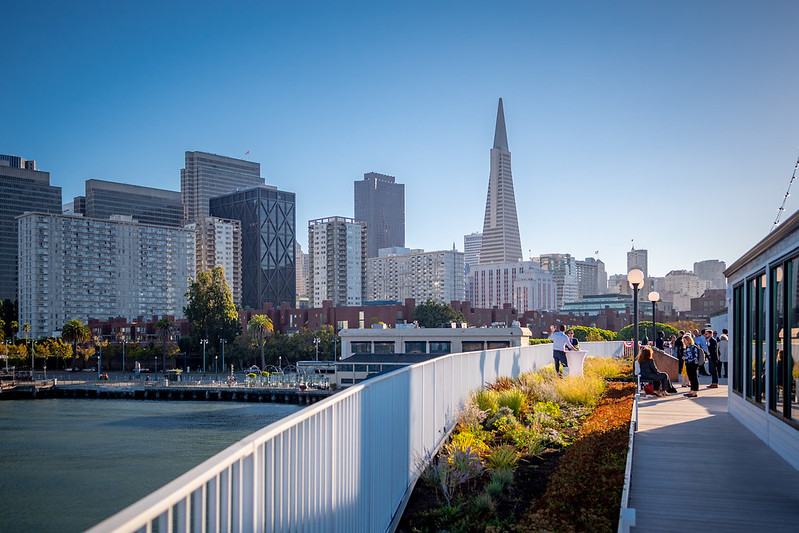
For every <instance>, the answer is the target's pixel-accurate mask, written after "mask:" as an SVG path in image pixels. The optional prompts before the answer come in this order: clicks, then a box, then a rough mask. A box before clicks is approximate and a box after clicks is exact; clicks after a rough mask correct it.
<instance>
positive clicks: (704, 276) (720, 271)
mask: <svg viewBox="0 0 799 533" xmlns="http://www.w3.org/2000/svg"><path fill="white" fill-rule="evenodd" d="M725 268H727V265H726V264H725V263H724V261H719V260H718V259H708V260H707V261H699V262H698V263H694V274H696V275H697V276H699V279H701V280H705V281H709V282H710V287H709V288H710V289H726V288H727V279H726V278H725V277H724V269H725Z"/></svg>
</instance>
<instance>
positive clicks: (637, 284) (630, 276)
mask: <svg viewBox="0 0 799 533" xmlns="http://www.w3.org/2000/svg"><path fill="white" fill-rule="evenodd" d="M627 281H628V282H630V287H632V288H633V324H634V325H633V357H635V353H636V352H637V351H638V289H640V288H641V285H643V284H644V273H643V272H641V271H640V270H639V269H637V268H634V269H632V270H630V271H629V272H628V273H627Z"/></svg>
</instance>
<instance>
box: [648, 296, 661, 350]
mask: <svg viewBox="0 0 799 533" xmlns="http://www.w3.org/2000/svg"><path fill="white" fill-rule="evenodd" d="M659 300H660V293H659V292H658V291H652V292H650V293H649V301H650V302H652V344H654V343H655V339H656V338H657V332H656V331H655V304H656V303H657V302H658V301H659Z"/></svg>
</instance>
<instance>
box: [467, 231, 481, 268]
mask: <svg viewBox="0 0 799 533" xmlns="http://www.w3.org/2000/svg"><path fill="white" fill-rule="evenodd" d="M482 243H483V234H482V233H480V232H477V231H476V232H474V233H470V234H469V235H464V236H463V263H464V264H465V265H466V270H467V272H468V271H469V270H470V269H471V267H472V266H474V265H479V264H480V247H481V246H482Z"/></svg>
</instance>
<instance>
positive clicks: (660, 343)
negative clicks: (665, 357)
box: [655, 331, 666, 351]
mask: <svg viewBox="0 0 799 533" xmlns="http://www.w3.org/2000/svg"><path fill="white" fill-rule="evenodd" d="M665 341H666V334H665V333H663V332H662V331H658V338H657V339H655V348H657V349H658V350H661V351H662V350H663V343H664V342H665Z"/></svg>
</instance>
